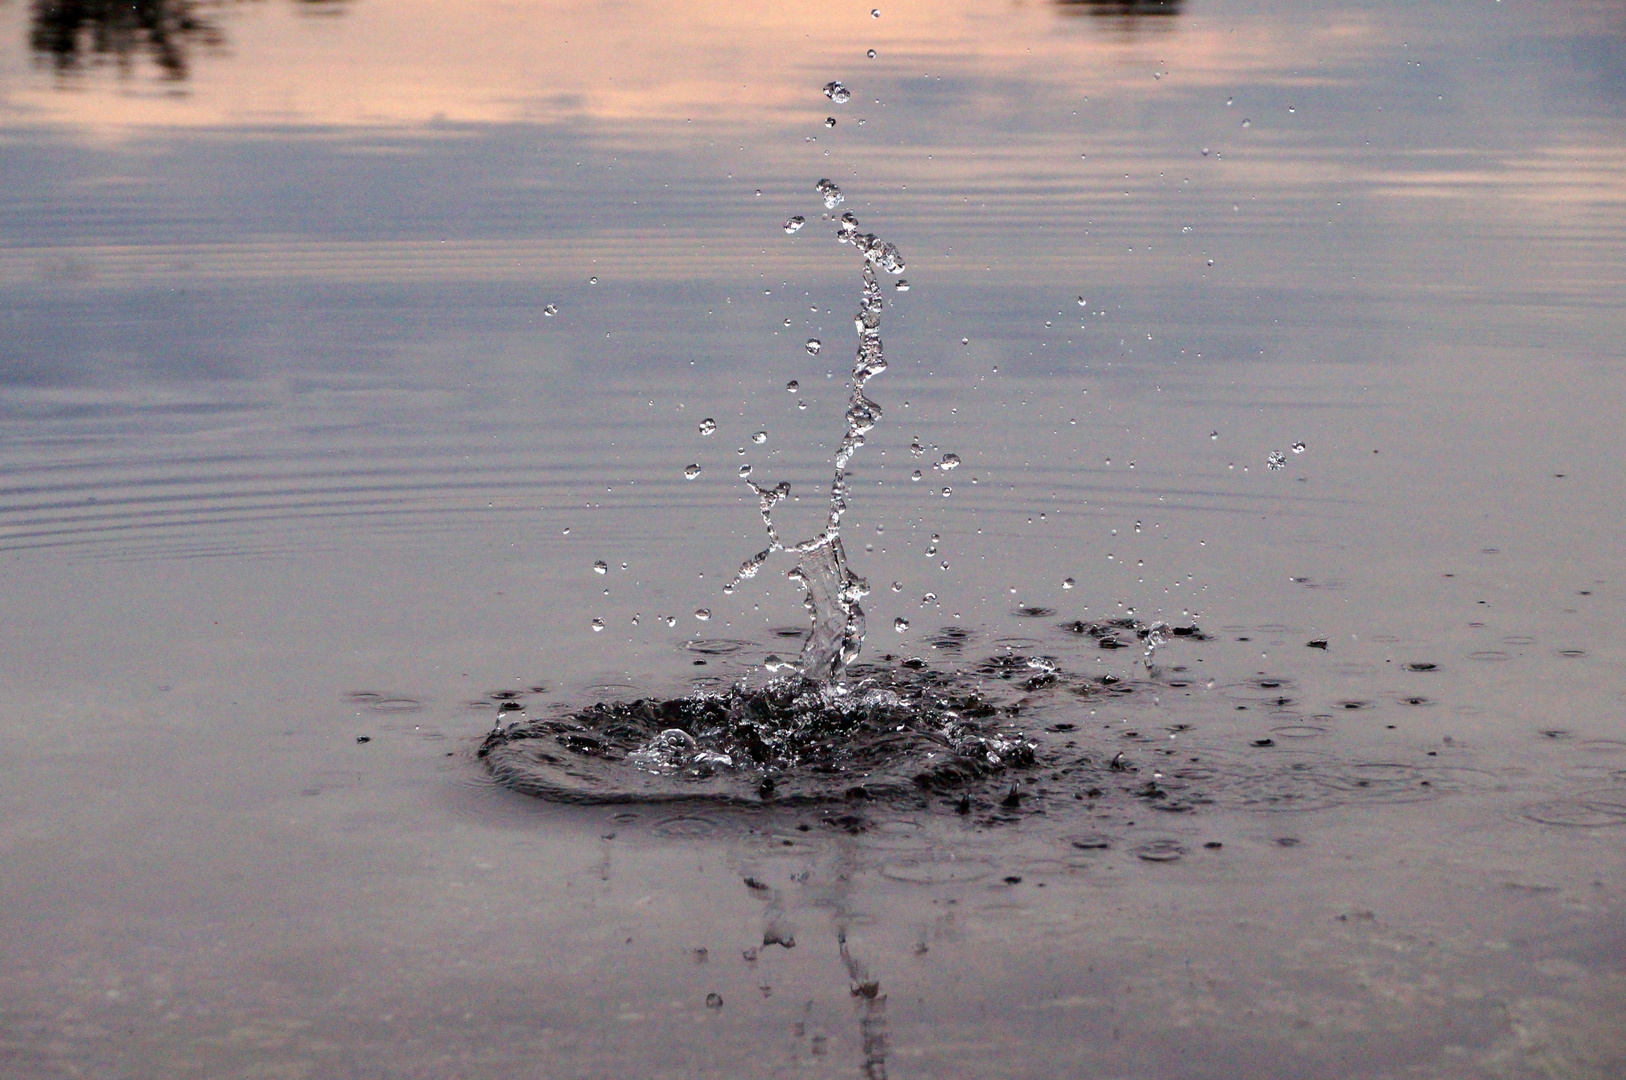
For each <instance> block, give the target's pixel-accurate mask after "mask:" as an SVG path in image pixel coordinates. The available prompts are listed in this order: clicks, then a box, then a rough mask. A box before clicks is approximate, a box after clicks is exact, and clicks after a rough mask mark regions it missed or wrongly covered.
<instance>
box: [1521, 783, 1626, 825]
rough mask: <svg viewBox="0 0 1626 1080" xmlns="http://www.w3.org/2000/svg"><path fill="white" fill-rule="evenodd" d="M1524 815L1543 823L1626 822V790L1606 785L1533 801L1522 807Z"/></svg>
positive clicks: (1616, 823) (1522, 815)
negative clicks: (1593, 789)
mask: <svg viewBox="0 0 1626 1080" xmlns="http://www.w3.org/2000/svg"><path fill="white" fill-rule="evenodd" d="M1519 814H1520V816H1521V817H1524V818H1527V819H1529V820H1530V821H1535V822H1538V823H1540V824H1542V825H1559V826H1564V827H1567V828H1584V829H1598V828H1606V827H1608V826H1611V825H1626V790H1622V789H1620V788H1602V789H1599V790H1596V791H1582V792H1577V793H1576V794H1575V795H1572V796H1569V797H1566V798H1559V799H1549V800H1546V801H1544V802H1537V803H1529V804H1527V805H1525V806H1522V807H1520V808H1519Z"/></svg>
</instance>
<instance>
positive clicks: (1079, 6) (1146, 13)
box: [1056, 0, 1185, 30]
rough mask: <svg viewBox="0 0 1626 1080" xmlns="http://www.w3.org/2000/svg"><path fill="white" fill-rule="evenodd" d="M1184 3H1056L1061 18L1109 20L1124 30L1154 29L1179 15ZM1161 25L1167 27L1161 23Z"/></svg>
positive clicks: (1168, 0)
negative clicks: (1149, 27)
mask: <svg viewBox="0 0 1626 1080" xmlns="http://www.w3.org/2000/svg"><path fill="white" fill-rule="evenodd" d="M1184 2H1185V0H1056V6H1057V7H1058V8H1060V9H1061V13H1062V14H1063V15H1087V16H1090V17H1092V18H1097V19H1104V20H1109V21H1111V22H1113V23H1116V24H1118V25H1119V26H1120V27H1122V28H1124V29H1130V30H1132V29H1135V28H1136V27H1138V26H1142V25H1145V26H1156V25H1158V24H1159V23H1160V22H1162V21H1163V20H1166V19H1171V18H1173V17H1174V16H1176V15H1178V14H1180V8H1181V6H1182V5H1183V4H1184ZM1165 25H1167V24H1166V23H1165Z"/></svg>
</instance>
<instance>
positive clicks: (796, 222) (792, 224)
mask: <svg viewBox="0 0 1626 1080" xmlns="http://www.w3.org/2000/svg"><path fill="white" fill-rule="evenodd" d="M806 224H807V219H806V218H805V217H803V216H802V215H800V214H797V215H796V216H795V217H793V218H791V219H789V220H788V221H786V222H785V233H786V235H790V234H792V233H795V232H798V231H799V230H800V229H801V227H802V226H803V225H806Z"/></svg>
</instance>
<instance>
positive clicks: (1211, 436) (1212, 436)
mask: <svg viewBox="0 0 1626 1080" xmlns="http://www.w3.org/2000/svg"><path fill="white" fill-rule="evenodd" d="M1218 438H1219V432H1217V431H1210V432H1209V433H1208V439H1209V441H1210V442H1213V441H1214V440H1216V439H1218Z"/></svg>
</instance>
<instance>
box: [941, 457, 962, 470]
mask: <svg viewBox="0 0 1626 1080" xmlns="http://www.w3.org/2000/svg"><path fill="white" fill-rule="evenodd" d="M959 467H960V455H959V454H944V455H943V460H942V461H939V462H938V463H937V468H938V469H940V470H942V471H943V472H952V471H953V470H955V469H958V468H959Z"/></svg>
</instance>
